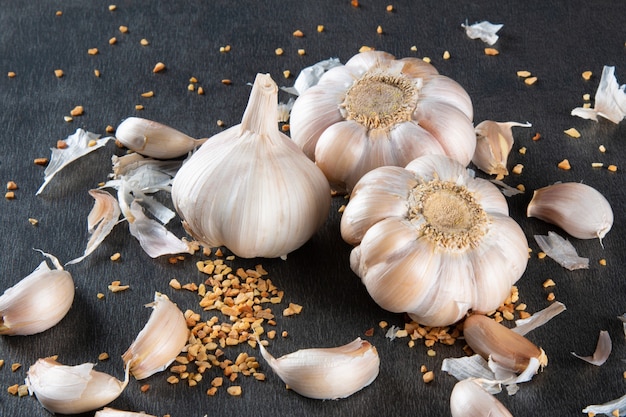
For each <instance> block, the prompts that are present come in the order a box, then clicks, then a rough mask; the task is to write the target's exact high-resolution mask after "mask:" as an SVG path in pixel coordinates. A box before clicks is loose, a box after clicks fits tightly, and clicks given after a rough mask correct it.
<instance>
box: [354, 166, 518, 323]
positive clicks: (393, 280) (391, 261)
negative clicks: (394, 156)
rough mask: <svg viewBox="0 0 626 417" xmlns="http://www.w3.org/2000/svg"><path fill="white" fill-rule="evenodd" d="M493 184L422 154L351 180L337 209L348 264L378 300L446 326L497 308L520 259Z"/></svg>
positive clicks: (511, 227)
mask: <svg viewBox="0 0 626 417" xmlns="http://www.w3.org/2000/svg"><path fill="white" fill-rule="evenodd" d="M508 214H509V211H508V206H507V202H506V200H505V198H504V197H503V195H502V194H501V193H500V191H499V190H498V189H497V187H495V186H494V185H493V184H491V183H490V182H489V181H486V180H483V179H480V178H474V177H473V176H471V175H470V173H469V172H468V170H466V169H465V167H463V166H462V165H461V164H460V163H458V162H456V161H454V160H452V159H450V158H448V157H445V156H441V155H427V156H423V157H421V158H417V159H416V160H414V161H412V162H411V163H409V164H408V165H407V166H406V168H400V167H380V168H377V169H375V170H373V171H371V172H369V173H368V174H366V175H365V176H364V177H363V178H361V180H360V181H359V182H358V183H357V185H356V186H355V187H354V190H353V192H352V195H351V197H350V202H349V203H348V205H347V207H346V209H345V211H344V213H343V217H342V219H341V235H342V237H343V239H344V240H345V241H346V242H348V243H350V244H352V245H355V246H356V247H355V248H354V249H353V250H352V253H351V255H350V266H351V268H352V270H353V271H354V272H355V273H356V274H357V275H358V276H359V277H360V278H361V279H362V281H363V283H364V284H365V286H366V287H367V290H368V292H369V293H370V295H371V296H372V298H373V299H374V301H376V302H377V303H378V304H379V305H380V306H381V307H383V308H384V309H386V310H389V311H393V312H407V313H409V315H410V316H411V318H413V319H414V320H415V321H417V322H419V323H422V324H425V325H431V326H445V325H449V324H452V323H454V322H456V321H458V320H459V319H461V318H462V317H463V316H464V315H465V314H466V313H467V311H469V310H470V309H471V310H473V311H477V312H488V311H490V310H493V309H496V308H497V307H498V306H499V305H500V304H501V303H502V302H503V301H504V300H505V299H506V297H507V296H508V295H509V294H510V290H511V286H512V285H513V284H514V283H515V282H516V281H517V280H518V279H519V278H520V277H521V276H522V274H523V272H524V270H525V269H526V263H527V262H528V243H527V241H526V237H525V235H524V233H523V231H522V229H521V228H520V227H519V225H518V224H517V223H516V222H515V221H514V220H513V219H512V218H511V217H509V215H508Z"/></svg>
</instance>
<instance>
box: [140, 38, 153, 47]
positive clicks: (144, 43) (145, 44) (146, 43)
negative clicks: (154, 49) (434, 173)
mask: <svg viewBox="0 0 626 417" xmlns="http://www.w3.org/2000/svg"><path fill="white" fill-rule="evenodd" d="M139 44H141V46H148V45H150V42H149V41H148V40H147V39H145V38H143V39H141V40H140V41H139Z"/></svg>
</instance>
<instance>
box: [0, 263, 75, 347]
mask: <svg viewBox="0 0 626 417" xmlns="http://www.w3.org/2000/svg"><path fill="white" fill-rule="evenodd" d="M42 253H43V252H42ZM44 255H45V256H47V257H48V258H50V259H51V260H52V263H53V264H54V266H55V268H56V269H50V267H49V266H48V264H47V263H46V261H42V262H41V264H39V266H38V267H37V269H35V270H34V271H33V272H32V273H31V274H30V275H28V276H27V277H25V278H23V279H22V280H21V281H20V282H18V283H17V284H15V285H14V286H12V287H11V288H8V289H7V290H6V291H5V292H4V294H3V295H2V296H1V297H0V335H21V336H25V335H32V334H36V333H41V332H43V331H45V330H48V329H49V328H51V327H53V326H55V325H56V324H57V323H58V322H60V321H61V320H62V319H63V317H65V315H66V314H67V312H68V311H69V309H70V308H71V306H72V302H73V301H74V292H75V290H74V280H73V279H72V275H71V274H70V273H69V272H67V271H65V270H64V269H63V267H62V266H61V264H60V263H59V261H58V259H57V258H55V257H54V256H52V255H50V254H47V253H44Z"/></svg>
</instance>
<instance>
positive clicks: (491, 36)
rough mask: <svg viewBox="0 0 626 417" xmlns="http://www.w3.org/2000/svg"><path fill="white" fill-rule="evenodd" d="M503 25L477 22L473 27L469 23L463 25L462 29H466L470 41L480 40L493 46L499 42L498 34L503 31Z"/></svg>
mask: <svg viewBox="0 0 626 417" xmlns="http://www.w3.org/2000/svg"><path fill="white" fill-rule="evenodd" d="M502 26H504V25H502V24H493V23H491V22H488V21H482V22H477V23H474V24H472V25H468V23H467V21H465V24H463V23H461V27H463V28H464V29H465V34H466V35H467V36H468V37H469V38H470V39H480V40H482V41H483V42H485V43H487V44H488V45H493V44H495V43H496V42H497V40H498V35H496V33H497V32H498V31H499V30H500V29H502Z"/></svg>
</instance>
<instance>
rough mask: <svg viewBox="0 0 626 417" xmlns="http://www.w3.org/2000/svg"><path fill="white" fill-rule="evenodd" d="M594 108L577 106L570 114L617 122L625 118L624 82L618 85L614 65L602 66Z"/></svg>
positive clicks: (625, 86)
mask: <svg viewBox="0 0 626 417" xmlns="http://www.w3.org/2000/svg"><path fill="white" fill-rule="evenodd" d="M594 102H595V104H594V108H584V107H577V108H575V109H574V110H572V112H571V114H572V116H578V117H582V118H584V119H591V120H595V121H598V116H601V117H603V118H605V119H608V120H610V121H611V122H613V123H615V124H617V123H619V122H620V121H621V120H623V119H624V118H626V105H625V103H626V84H624V85H622V86H620V85H619V84H618V82H617V78H616V77H615V67H613V66H604V68H603V69H602V76H601V78H600V84H599V85H598V90H597V91H596V95H595V99H594Z"/></svg>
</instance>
